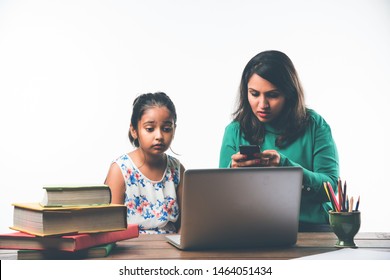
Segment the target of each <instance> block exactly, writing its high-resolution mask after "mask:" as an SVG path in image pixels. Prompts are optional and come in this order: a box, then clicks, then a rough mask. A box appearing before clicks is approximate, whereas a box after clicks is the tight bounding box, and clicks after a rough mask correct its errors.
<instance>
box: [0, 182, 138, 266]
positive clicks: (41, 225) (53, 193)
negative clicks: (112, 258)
mask: <svg viewBox="0 0 390 280" xmlns="http://www.w3.org/2000/svg"><path fill="white" fill-rule="evenodd" d="M43 189H44V192H45V194H44V198H43V200H42V201H41V202H39V203H38V202H37V203H14V204H13V207H14V222H13V225H12V226H11V227H10V228H11V229H13V230H15V232H11V233H5V234H0V249H11V250H18V254H17V257H18V259H80V258H95V257H104V256H107V255H108V254H109V253H110V252H111V250H112V249H113V248H114V247H115V242H116V241H120V240H125V239H129V238H135V237H138V234H139V232H138V225H135V224H127V213H126V206H124V205H119V204H111V192H110V188H109V187H108V186H107V185H78V186H76V185H72V186H70V185H65V186H45V187H43Z"/></svg>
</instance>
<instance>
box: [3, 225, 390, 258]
mask: <svg viewBox="0 0 390 280" xmlns="http://www.w3.org/2000/svg"><path fill="white" fill-rule="evenodd" d="M335 243H336V236H335V235H334V233H332V232H304V233H298V241H297V243H296V244H295V245H294V246H291V247H284V248H254V249H234V250H202V251H181V250H178V249H177V248H175V247H174V246H172V245H171V244H169V243H168V242H167V241H166V239H165V236H164V235H140V236H139V237H138V238H135V239H129V240H125V241H120V242H117V247H116V248H115V249H114V250H113V251H112V252H111V254H110V255H109V256H107V257H105V258H104V259H117V260H153V259H168V260H169V259H183V260H188V259H190V260H193V259H198V260H208V259H218V260H228V259H235V260H238V259H248V260H251V259H253V260H266V259H267V260H286V259H294V258H299V257H305V256H309V255H315V254H321V253H326V252H332V251H335V250H338V249H337V248H335V247H334V244H335ZM355 243H356V244H357V246H358V249H359V248H365V249H375V250H381V251H385V252H390V233H385V232H365V233H358V234H357V235H356V237H355ZM16 252H17V251H15V250H0V259H2V260H12V259H16V258H17V254H16Z"/></svg>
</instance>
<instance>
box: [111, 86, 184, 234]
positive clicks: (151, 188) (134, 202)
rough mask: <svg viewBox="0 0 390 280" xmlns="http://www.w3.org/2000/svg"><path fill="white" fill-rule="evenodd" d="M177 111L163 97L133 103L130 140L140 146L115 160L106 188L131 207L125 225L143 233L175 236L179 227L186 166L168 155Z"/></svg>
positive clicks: (159, 94) (155, 95)
mask: <svg viewBox="0 0 390 280" xmlns="http://www.w3.org/2000/svg"><path fill="white" fill-rule="evenodd" d="M176 119H177V116H176V109H175V106H174V104H173V102H172V101H171V99H170V98H169V97H168V96H167V95H166V94H165V93H163V92H156V93H147V94H142V95H140V96H139V97H137V98H136V99H135V100H134V103H133V113H132V116H131V123H130V130H129V139H130V142H131V143H132V144H133V146H135V147H136V149H135V150H133V151H132V152H130V153H127V154H124V155H122V156H120V157H119V158H117V159H116V160H114V161H113V163H112V164H111V166H110V169H109V171H108V175H107V178H106V180H105V184H107V185H109V186H110V189H111V193H112V200H111V202H112V203H119V204H123V203H125V205H126V206H127V220H128V222H129V223H133V224H134V223H135V224H138V225H139V229H140V233H174V232H177V231H178V230H179V228H180V216H179V213H180V197H181V189H182V181H181V178H182V177H183V172H184V167H183V165H181V164H180V162H179V160H177V159H176V158H174V157H172V156H170V155H167V154H166V153H165V152H166V151H167V150H168V148H169V147H170V145H171V143H172V140H173V137H174V135H175V129H176Z"/></svg>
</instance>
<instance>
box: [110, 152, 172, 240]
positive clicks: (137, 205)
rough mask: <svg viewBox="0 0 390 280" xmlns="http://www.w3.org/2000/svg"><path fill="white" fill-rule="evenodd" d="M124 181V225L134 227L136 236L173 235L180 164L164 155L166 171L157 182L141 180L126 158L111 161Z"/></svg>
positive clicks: (141, 176) (139, 174) (143, 178)
mask: <svg viewBox="0 0 390 280" xmlns="http://www.w3.org/2000/svg"><path fill="white" fill-rule="evenodd" d="M114 162H115V163H116V164H118V166H119V168H120V169H121V171H122V175H123V178H124V180H125V187H126V192H125V205H126V206H127V222H128V223H131V224H138V225H139V229H140V233H149V234H153V233H175V232H176V231H177V230H176V228H175V226H174V224H173V223H174V222H176V221H177V219H178V216H179V206H178V203H177V197H176V191H177V187H178V185H179V181H180V162H179V160H178V159H176V158H174V157H172V156H170V155H167V167H166V169H165V172H164V175H163V177H162V178H161V180H160V181H152V180H150V179H148V178H147V177H145V176H144V175H143V174H142V173H141V172H140V170H138V168H137V167H136V166H135V164H134V163H133V161H132V160H131V158H130V157H129V155H127V154H124V155H122V156H120V157H119V158H117V159H116V160H115V161H114Z"/></svg>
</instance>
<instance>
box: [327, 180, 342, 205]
mask: <svg viewBox="0 0 390 280" xmlns="http://www.w3.org/2000/svg"><path fill="white" fill-rule="evenodd" d="M328 191H329V193H330V198H331V200H332V201H333V203H334V207H335V211H337V212H340V206H339V204H338V202H337V199H336V195H335V194H334V191H333V188H332V185H331V184H330V183H329V182H328Z"/></svg>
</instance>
